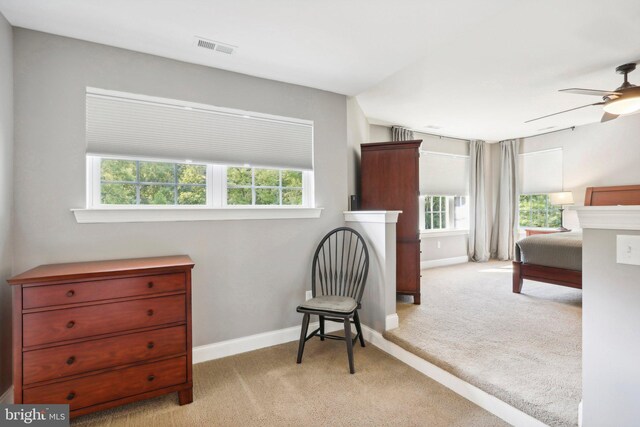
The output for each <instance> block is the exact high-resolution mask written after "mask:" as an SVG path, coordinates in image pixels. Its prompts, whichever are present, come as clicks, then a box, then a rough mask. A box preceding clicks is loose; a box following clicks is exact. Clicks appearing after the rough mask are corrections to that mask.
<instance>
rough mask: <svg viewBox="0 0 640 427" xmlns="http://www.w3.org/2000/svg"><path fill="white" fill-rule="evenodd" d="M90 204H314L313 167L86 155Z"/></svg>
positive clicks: (98, 206) (197, 205)
mask: <svg viewBox="0 0 640 427" xmlns="http://www.w3.org/2000/svg"><path fill="white" fill-rule="evenodd" d="M87 164H88V166H87V167H88V177H89V180H88V181H89V185H88V189H87V191H88V201H89V203H88V207H89V208H102V207H125V206H126V207H134V206H147V207H154V206H155V207H161V206H167V207H169V206H170V207H180V206H185V207H186V206H191V207H209V208H222V207H226V206H229V207H234V206H244V207H253V206H256V207H257V206H270V207H278V206H282V207H312V206H313V202H312V191H311V187H312V179H313V178H312V176H313V172H311V171H300V170H291V169H266V168H251V167H232V166H228V167H226V166H222V165H212V164H193V163H177V162H166V161H149V160H139V159H122V158H106V157H105V158H101V157H95V156H87Z"/></svg>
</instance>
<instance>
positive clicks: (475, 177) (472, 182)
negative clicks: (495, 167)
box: [469, 141, 489, 262]
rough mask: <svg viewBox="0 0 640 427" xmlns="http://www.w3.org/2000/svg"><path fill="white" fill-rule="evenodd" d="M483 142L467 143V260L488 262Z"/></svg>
mask: <svg viewBox="0 0 640 427" xmlns="http://www.w3.org/2000/svg"><path fill="white" fill-rule="evenodd" d="M485 151H486V150H485V142H484V141H470V142H469V259H470V260H471V261H475V262H485V261H488V260H489V238H488V237H489V236H488V232H487V208H486V203H485V193H484V169H485V168H484V161H485Z"/></svg>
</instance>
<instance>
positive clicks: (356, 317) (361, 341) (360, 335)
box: [353, 310, 364, 347]
mask: <svg viewBox="0 0 640 427" xmlns="http://www.w3.org/2000/svg"><path fill="white" fill-rule="evenodd" d="M353 321H354V323H355V324H356V331H358V337H359V338H360V345H361V346H362V347H364V337H363V336H362V327H361V326H360V317H359V316H358V310H356V313H355V315H354V316H353Z"/></svg>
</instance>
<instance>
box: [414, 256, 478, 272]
mask: <svg viewBox="0 0 640 427" xmlns="http://www.w3.org/2000/svg"><path fill="white" fill-rule="evenodd" d="M465 262H469V257H468V256H466V255H464V256H456V257H453V258H441V259H432V260H430V261H420V269H421V270H426V269H428V268H436V267H444V266H445V265H454V264H464V263H465Z"/></svg>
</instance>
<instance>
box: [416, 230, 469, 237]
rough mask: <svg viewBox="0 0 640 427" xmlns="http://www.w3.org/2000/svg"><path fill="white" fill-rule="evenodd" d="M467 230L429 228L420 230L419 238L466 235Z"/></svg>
mask: <svg viewBox="0 0 640 427" xmlns="http://www.w3.org/2000/svg"><path fill="white" fill-rule="evenodd" d="M468 235H469V230H429V231H425V230H422V231H420V237H421V238H429V237H448V236H468Z"/></svg>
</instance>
